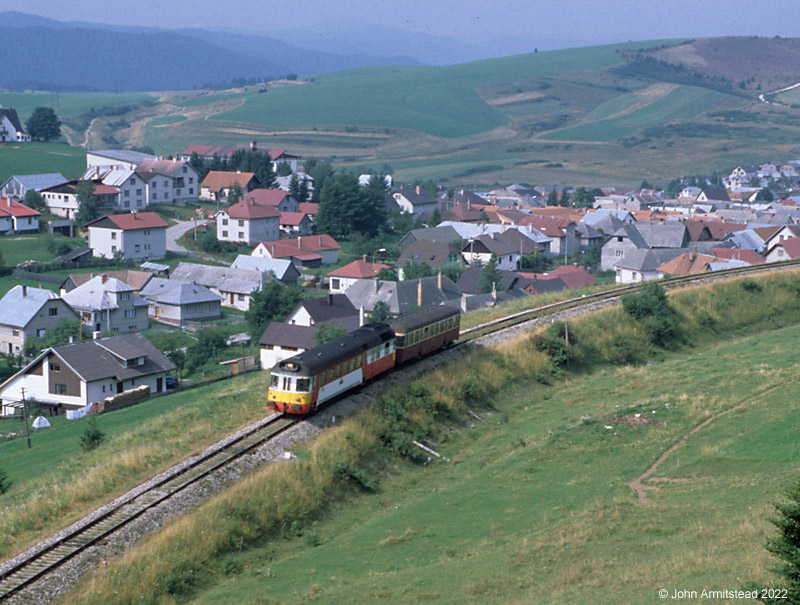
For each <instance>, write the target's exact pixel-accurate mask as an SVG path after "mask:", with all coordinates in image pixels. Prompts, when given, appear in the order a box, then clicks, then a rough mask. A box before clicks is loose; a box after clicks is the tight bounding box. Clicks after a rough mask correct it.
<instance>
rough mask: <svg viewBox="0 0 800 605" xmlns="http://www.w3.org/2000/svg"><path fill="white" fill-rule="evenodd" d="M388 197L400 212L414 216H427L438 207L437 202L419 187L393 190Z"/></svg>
mask: <svg viewBox="0 0 800 605" xmlns="http://www.w3.org/2000/svg"><path fill="white" fill-rule="evenodd" d="M390 195H391V197H392V198H393V199H394V201H395V202H396V203H397V205H398V206H399V207H400V211H401V212H405V213H408V214H413V215H414V216H420V215H423V214H429V213H431V212H433V211H434V210H436V209H437V208H438V207H439V200H437V199H436V198H435V197H434V196H433V195H431V194H430V193H428V192H427V191H426V190H425V189H423V188H422V187H420V186H419V185H417V186H416V187H415V188H414V189H404V188H400V189H393V190H392V191H391V192H390Z"/></svg>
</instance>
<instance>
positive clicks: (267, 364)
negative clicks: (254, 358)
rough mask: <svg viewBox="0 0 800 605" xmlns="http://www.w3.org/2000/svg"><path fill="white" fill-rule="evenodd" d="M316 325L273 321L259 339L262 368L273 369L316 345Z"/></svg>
mask: <svg viewBox="0 0 800 605" xmlns="http://www.w3.org/2000/svg"><path fill="white" fill-rule="evenodd" d="M316 333H317V328H316V326H301V325H298V324H285V323H281V322H279V321H271V322H270V323H269V325H268V326H267V329H266V330H264V333H263V334H262V335H261V338H259V339H258V345H259V347H260V349H261V353H260V358H261V369H262V370H271V369H272V368H273V367H274V366H275V365H276V364H277V363H278V362H280V361H283V360H284V359H286V358H287V357H292V356H294V355H298V354H299V353H302V352H303V351H306V350H308V349H310V348H311V347H313V346H314V336H315V334H316Z"/></svg>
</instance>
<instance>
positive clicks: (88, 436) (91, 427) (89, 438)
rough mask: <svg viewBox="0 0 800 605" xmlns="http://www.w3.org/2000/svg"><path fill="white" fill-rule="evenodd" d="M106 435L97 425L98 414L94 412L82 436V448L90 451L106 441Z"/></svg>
mask: <svg viewBox="0 0 800 605" xmlns="http://www.w3.org/2000/svg"><path fill="white" fill-rule="evenodd" d="M105 438H106V435H105V433H104V432H103V431H101V430H100V427H98V426H97V416H95V415H94V414H92V415H91V416H90V417H89V424H88V425H86V429H85V430H84V431H83V434H82V435H81V438H80V443H81V448H83V451H84V452H90V451H92V450H93V449H95V448H96V447H97V446H99V445H100V444H101V443H103V441H105Z"/></svg>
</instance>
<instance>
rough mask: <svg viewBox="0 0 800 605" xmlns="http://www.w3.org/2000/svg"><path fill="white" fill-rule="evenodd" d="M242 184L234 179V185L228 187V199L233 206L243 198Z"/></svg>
mask: <svg viewBox="0 0 800 605" xmlns="http://www.w3.org/2000/svg"><path fill="white" fill-rule="evenodd" d="M242 195H243V193H242V186H241V185H240V184H239V183H238V182H236V181H234V183H233V185H231V186H230V187H229V188H228V195H227V196H226V197H227V201H228V203H229V204H230V205H231V206H233V205H234V204H238V203H239V201H240V200H241V199H242Z"/></svg>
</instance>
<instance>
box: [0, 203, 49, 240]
mask: <svg viewBox="0 0 800 605" xmlns="http://www.w3.org/2000/svg"><path fill="white" fill-rule="evenodd" d="M40 216H41V213H39V212H37V211H36V210H34V209H33V208H28V207H27V206H26V205H25V204H23V203H21V202H15V201H12V200H8V199H5V198H0V232H2V233H26V232H35V233H38V232H39V217H40Z"/></svg>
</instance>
